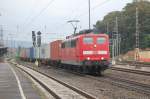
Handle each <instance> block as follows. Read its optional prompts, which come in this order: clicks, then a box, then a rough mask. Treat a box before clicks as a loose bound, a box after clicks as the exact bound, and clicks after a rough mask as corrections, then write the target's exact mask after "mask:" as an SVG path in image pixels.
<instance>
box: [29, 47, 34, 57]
mask: <svg viewBox="0 0 150 99" xmlns="http://www.w3.org/2000/svg"><path fill="white" fill-rule="evenodd" d="M29 57H30V59H33V58H34V48H33V47H31V48H30V56H29Z"/></svg>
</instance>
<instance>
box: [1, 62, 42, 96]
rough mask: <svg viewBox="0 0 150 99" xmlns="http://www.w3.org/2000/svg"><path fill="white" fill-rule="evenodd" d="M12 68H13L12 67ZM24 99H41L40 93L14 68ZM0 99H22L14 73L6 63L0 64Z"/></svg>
mask: <svg viewBox="0 0 150 99" xmlns="http://www.w3.org/2000/svg"><path fill="white" fill-rule="evenodd" d="M13 68H14V67H13ZM14 70H15V72H16V74H17V76H18V78H19V80H20V83H21V87H22V89H23V93H24V96H25V97H26V99H41V94H40V91H39V90H38V89H37V88H36V87H35V86H34V85H33V83H32V82H31V80H29V79H28V78H27V77H25V75H24V74H22V73H21V72H20V71H19V70H18V69H17V68H14ZM0 99H23V98H22V96H21V94H20V90H19V87H18V83H17V80H16V77H15V75H14V73H13V72H12V70H11V68H10V65H9V64H8V63H0Z"/></svg>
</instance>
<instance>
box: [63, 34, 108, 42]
mask: <svg viewBox="0 0 150 99" xmlns="http://www.w3.org/2000/svg"><path fill="white" fill-rule="evenodd" d="M95 35H96V36H107V37H108V35H107V34H104V33H93V32H91V33H83V34H80V35H71V36H68V37H66V39H65V40H64V41H68V40H73V39H77V38H79V37H83V36H95Z"/></svg>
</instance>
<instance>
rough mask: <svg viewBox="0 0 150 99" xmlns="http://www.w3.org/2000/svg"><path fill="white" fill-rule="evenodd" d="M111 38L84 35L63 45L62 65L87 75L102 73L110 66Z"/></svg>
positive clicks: (68, 40) (63, 42)
mask: <svg viewBox="0 0 150 99" xmlns="http://www.w3.org/2000/svg"><path fill="white" fill-rule="evenodd" d="M109 54H110V53H109V38H108V35H106V34H94V33H93V32H91V33H88V34H86V33H83V34H80V35H77V36H71V37H68V38H67V39H66V40H64V41H62V44H61V63H62V64H68V65H66V66H67V67H69V68H72V67H73V68H74V67H75V68H78V69H79V70H80V71H82V72H85V73H98V74H99V73H101V71H103V70H105V69H107V68H108V66H109V59H110V56H109Z"/></svg>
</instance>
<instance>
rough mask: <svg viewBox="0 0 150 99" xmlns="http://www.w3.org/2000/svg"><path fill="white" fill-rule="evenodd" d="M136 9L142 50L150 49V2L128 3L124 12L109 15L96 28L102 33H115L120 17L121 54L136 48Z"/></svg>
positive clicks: (144, 0)
mask: <svg viewBox="0 0 150 99" xmlns="http://www.w3.org/2000/svg"><path fill="white" fill-rule="evenodd" d="M136 7H137V8H138V10H139V30H140V48H150V2H149V1H147V0H134V1H133V2H132V3H128V4H127V5H126V6H125V7H124V8H123V10H122V11H113V12H111V13H108V14H107V15H106V16H105V17H104V19H103V20H101V21H97V22H96V25H94V27H95V28H97V29H99V30H101V31H102V32H105V33H106V32H107V26H108V30H109V33H112V32H113V31H114V26H115V18H116V17H118V24H119V26H118V27H119V33H120V34H121V40H122V42H121V52H122V53H124V52H126V51H128V50H131V49H133V48H134V47H135V32H136V28H135V27H136Z"/></svg>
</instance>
